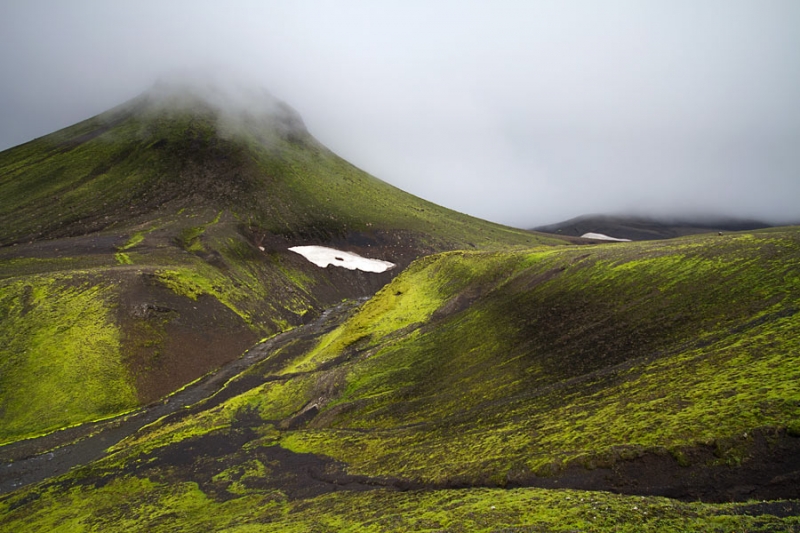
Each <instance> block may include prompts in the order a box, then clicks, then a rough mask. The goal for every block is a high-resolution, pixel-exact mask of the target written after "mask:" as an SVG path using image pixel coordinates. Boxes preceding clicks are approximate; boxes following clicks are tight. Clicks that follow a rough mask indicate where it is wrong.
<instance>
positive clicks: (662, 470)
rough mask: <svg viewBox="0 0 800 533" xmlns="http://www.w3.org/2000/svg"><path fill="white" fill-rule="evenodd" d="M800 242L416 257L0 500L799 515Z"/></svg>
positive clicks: (76, 508) (121, 510)
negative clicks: (191, 398)
mask: <svg viewBox="0 0 800 533" xmlns="http://www.w3.org/2000/svg"><path fill="white" fill-rule="evenodd" d="M798 264H800V230H798V229H797V228H785V229H780V230H776V231H764V232H758V233H752V234H738V235H730V236H725V237H717V236H708V237H692V238H685V239H680V240H675V241H670V242H665V241H662V242H649V243H626V244H613V245H603V246H593V247H580V248H560V249H550V250H527V251H525V250H518V251H513V252H449V253H444V254H439V255H435V256H430V257H425V258H423V259H420V260H418V261H416V262H415V263H414V264H412V265H411V267H410V268H408V269H407V270H406V271H405V272H404V273H403V274H402V275H400V276H398V277H397V278H395V279H394V280H393V281H392V282H391V283H390V284H388V285H387V286H385V287H384V288H383V289H381V290H380V291H379V292H378V293H377V294H376V295H375V296H374V297H373V298H372V299H371V300H370V301H369V302H367V303H366V304H364V305H363V306H362V307H361V309H360V310H359V311H358V312H357V313H356V314H355V315H353V316H352V318H350V319H348V320H347V321H346V322H345V323H343V324H342V325H341V326H340V327H338V328H337V329H334V330H332V331H331V332H330V333H328V334H327V335H325V336H323V337H322V338H321V339H320V340H319V341H318V342H317V344H316V345H315V346H312V347H311V348H309V349H293V348H292V346H288V347H284V348H282V349H281V350H279V351H278V352H277V353H275V354H274V355H273V356H272V357H270V358H268V359H266V360H265V361H264V362H263V363H260V364H258V365H256V366H255V367H253V368H251V369H250V370H248V371H247V372H246V375H245V376H242V377H241V379H240V381H239V382H238V383H241V384H245V383H247V384H249V385H248V386H247V387H245V388H244V389H242V388H238V387H242V386H243V385H236V387H237V389H236V390H237V391H239V392H237V393H234V394H229V395H225V396H224V397H225V398H227V399H224V400H223V399H221V400H220V401H213V400H212V401H209V402H207V403H205V404H201V405H198V406H196V407H195V408H193V409H192V410H191V411H190V412H183V413H176V414H175V415H172V416H170V417H168V418H166V419H163V420H161V421H159V422H157V423H155V424H153V425H152V426H150V427H149V428H148V429H146V430H145V431H142V432H140V433H138V434H136V435H134V436H133V437H131V438H129V439H127V440H126V441H123V442H121V443H120V444H118V445H117V446H116V447H115V448H114V451H115V453H114V454H113V455H111V456H109V457H107V458H106V459H104V460H102V461H100V462H98V463H96V464H94V465H93V466H90V467H87V468H84V469H80V470H76V471H73V472H72V473H70V474H69V475H67V476H65V477H62V478H60V479H56V480H52V481H50V482H47V483H44V484H42V485H40V486H38V487H36V488H35V489H28V490H24V491H20V492H18V493H14V494H11V495H9V496H7V497H5V498H4V499H2V500H0V505H2V506H4V507H3V509H4V510H5V511H4V514H5V516H4V518H3V519H2V522H0V524H3V525H4V526H6V527H11V528H13V527H23V526H24V527H28V528H33V529H32V530H36V529H35V528H36V527H39V528H43V529H47V528H50V527H54V528H56V530H57V527H62V528H64V530H69V528H70V527H86V528H112V527H121V526H116V525H115V524H126V527H131V528H134V529H135V528H140V529H141V528H144V529H148V530H153V531H159V530H164V531H167V530H169V529H170V528H176V527H180V528H181V529H183V530H186V531H193V530H200V529H201V528H205V529H209V528H211V529H217V530H225V531H273V530H292V528H295V529H296V530H313V529H314V528H316V529H319V530H353V531H355V530H359V531H361V530H364V531H403V530H442V529H443V530H452V531H472V530H474V531H493V530H497V529H498V528H501V529H502V528H510V529H514V528H516V529H514V530H533V531H562V530H563V531H569V530H575V529H581V530H590V531H707V530H715V531H792V530H796V529H797V528H798V518H797V517H798V515H800V506H799V505H798V503H797V502H796V501H789V500H788V499H791V498H795V499H796V498H798V496H800V494H798V492H797V486H798V485H797V483H796V482H795V481H796V479H797V475H798V474H797V473H798V472H799V471H800V438H798V436H799V435H800V427H799V426H798V420H800V389H799V388H798V387H797V383H798V379H799V378H800V375H799V374H798V368H800V365H799V364H798V363H799V362H800V361H798V357H800V349H798V348H800V347H798V345H797V339H798V338H800V336H798V334H799V333H800V321H799V318H798V311H799V310H800V270H798ZM233 386H234V385H231V387H233ZM521 486H527V487H528V488H516V489H514V490H511V488H513V487H521ZM532 487H539V488H532ZM376 488H380V490H374V489H376ZM453 488H458V489H459V490H453ZM398 489H399V490H401V491H406V490H408V489H414V490H412V491H411V492H397V491H398ZM567 489H595V490H596V489H600V490H602V491H615V492H622V493H625V494H629V496H619V495H612V494H609V493H608V492H580V491H575V490H567ZM341 491H344V492H341ZM361 491H369V492H361ZM634 495H636V496H634ZM644 495H647V496H646V497H643V496H644ZM657 496H659V497H657ZM661 496H671V497H674V498H679V499H683V500H696V499H698V498H699V499H703V500H707V501H711V502H713V501H730V500H737V501H740V502H746V501H747V500H752V499H757V500H764V499H772V500H776V501H773V502H771V503H763V502H750V503H739V504H736V505H730V504H728V505H721V504H714V505H712V504H689V503H681V502H680V501H677V500H674V499H665V498H663V497H661ZM120 501H125V502H126V505H125V506H121V505H119V502H120ZM106 516H113V517H114V519H113V524H112V523H111V522H109V521H106V520H105V519H104V518H102V517H106ZM78 524H82V526H78ZM793 528H794V529H793Z"/></svg>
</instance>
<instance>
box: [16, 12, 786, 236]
mask: <svg viewBox="0 0 800 533" xmlns="http://www.w3.org/2000/svg"><path fill="white" fill-rule="evenodd" d="M65 21H68V23H67V22H65ZM799 25H800V9H799V8H798V5H797V3H796V2H793V1H790V0H766V1H765V2H758V3H756V2H742V1H734V2H728V3H720V2H715V1H711V2H703V3H701V4H694V3H691V2H658V1H657V2H648V3H642V4H640V3H636V2H624V1H623V2H612V3H611V4H608V5H601V4H595V3H594V2H589V1H582V0H577V1H576V2H575V3H574V5H571V4H570V5H557V4H550V3H548V2H544V3H531V4H529V5H528V4H524V5H523V4H521V3H519V2H511V1H501V2H499V4H498V3H493V4H491V5H489V4H486V5H483V4H480V3H467V4H464V3H462V2H455V1H450V0H446V1H442V2H436V3H435V4H426V3H413V2H412V3H392V4H387V5H384V4H381V5H364V3H362V2H356V1H344V2H337V3H336V4H333V3H331V4H327V3H326V4H322V5H319V4H318V3H316V2H303V1H299V2H293V3H292V4H291V5H277V4H274V3H266V4H264V5H256V4H255V3H253V2H244V1H242V2H233V3H232V4H231V5H229V6H224V7H223V6H217V5H215V4H214V3H213V2H193V3H191V2H186V1H181V0H176V1H173V2H170V3H169V4H168V5H164V4H163V3H160V2H154V1H147V0H146V1H143V2H138V3H136V5H133V4H117V3H115V4H109V5H106V6H103V8H102V9H98V8H97V6H96V3H95V2H91V1H83V0H77V1H74V2H70V4H69V5H66V4H64V5H61V4H57V5H53V4H52V3H49V2H48V3H44V2H40V1H36V0H33V1H30V2H5V3H4V4H3V5H2V6H0V34H2V35H3V36H4V38H5V43H7V44H6V46H3V47H2V49H0V67H2V70H1V71H2V72H3V76H2V81H0V117H1V118H2V120H0V149H4V148H8V147H11V146H14V145H17V144H20V143H22V142H26V141H28V140H30V139H33V138H35V137H39V136H42V135H46V134H48V133H50V132H51V131H54V130H56V129H59V128H63V127H66V126H69V125H71V124H74V123H76V122H78V121H80V120H84V119H86V118H88V117H90V116H93V115H96V114H98V113H101V112H103V111H105V110H106V109H108V108H110V107H112V106H114V105H116V104H118V103H119V102H122V101H125V100H128V99H130V98H133V97H135V96H136V95H137V94H139V93H141V92H142V91H144V90H146V89H147V88H148V87H150V86H151V85H152V84H153V81H154V80H155V79H158V78H159V77H163V76H170V75H172V74H171V73H174V72H178V73H179V74H180V75H184V74H183V73H186V72H191V71H202V72H205V73H206V74H207V75H210V76H215V75H214V74H213V73H214V72H220V71H221V72H224V74H223V75H221V76H217V77H218V78H223V79H226V78H228V79H232V78H250V79H252V80H254V81H255V82H256V83H255V85H257V86H263V87H266V88H267V89H269V90H270V92H272V93H273V94H274V95H275V96H277V97H278V98H280V99H282V100H285V101H287V102H289V103H290V104H291V106H293V107H294V108H296V109H297V110H299V111H300V113H301V114H302V116H303V118H304V120H305V123H306V125H307V127H308V129H309V131H310V132H311V133H312V134H313V135H314V136H315V137H316V138H318V139H320V141H321V142H322V143H323V144H325V145H326V146H327V147H329V148H330V149H331V150H333V151H334V152H335V153H337V154H339V155H340V156H342V157H343V158H345V159H346V160H348V161H350V162H352V163H353V164H355V165H356V166H358V167H359V168H362V169H365V170H366V171H367V172H369V173H370V174H372V175H375V176H379V177H380V178H381V179H383V180H385V181H387V182H389V183H391V184H393V185H395V186H397V187H400V188H402V189H403V190H406V191H409V192H411V193H412V194H415V195H417V196H419V197H422V198H425V199H427V200H429V201H432V202H435V203H437V204H440V205H444V206H447V207H450V208H452V209H455V210H457V211H460V212H464V213H468V214H471V215H473V216H478V217H481V218H485V219H489V220H494V221H497V222H501V223H504V224H509V225H513V226H516V227H533V226H538V225H543V224H548V223H552V222H553V221H557V220H566V219H569V218H572V217H575V216H580V215H584V214H587V213H614V212H625V213H628V212H631V211H639V212H640V213H641V214H643V215H646V216H653V215H658V216H674V215H676V214H677V215H681V216H683V215H687V216H696V215H704V214H709V213H711V214H715V215H722V216H730V217H743V218H754V219H758V220H765V221H767V222H769V223H782V222H785V221H787V220H793V219H797V218H800V213H798V211H797V209H798V208H797V202H796V201H795V199H796V198H798V197H800V180H798V179H797V176H798V173H799V172H800V155H798V150H797V146H798V145H800V137H799V135H800V133H799V132H800V111H798V110H800V101H798V98H800V97H799V96H798V95H800V74H799V73H798V69H797V65H798V64H800V57H799V56H798V54H800V52H798V51H800V43H799V42H798V39H799V37H798V32H797V31H796V28H797V27H798V26H799ZM187 76H189V74H187Z"/></svg>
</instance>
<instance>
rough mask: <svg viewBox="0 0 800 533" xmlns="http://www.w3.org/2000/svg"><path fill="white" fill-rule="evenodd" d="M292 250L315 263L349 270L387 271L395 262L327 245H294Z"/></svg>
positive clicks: (322, 266)
mask: <svg viewBox="0 0 800 533" xmlns="http://www.w3.org/2000/svg"><path fill="white" fill-rule="evenodd" d="M289 250H291V251H292V252H295V253H297V254H300V255H302V256H303V257H305V258H306V259H308V260H309V261H311V262H312V263H314V264H315V265H317V266H318V267H321V268H325V267H327V266H328V265H333V266H338V267H342V268H346V269H348V270H361V271H363V272H375V273H380V272H386V271H387V270H389V269H391V268H394V267H395V264H394V263H390V262H389V261H381V260H380V259H369V258H367V257H361V256H360V255H358V254H354V253H352V252H344V251H342V250H337V249H335V248H327V247H325V246H293V247H292V248H289Z"/></svg>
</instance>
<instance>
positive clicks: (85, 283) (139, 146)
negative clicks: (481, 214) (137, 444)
mask: <svg viewBox="0 0 800 533" xmlns="http://www.w3.org/2000/svg"><path fill="white" fill-rule="evenodd" d="M561 242H563V241H558V240H557V239H553V238H551V237H548V236H545V235H533V234H530V233H528V232H525V231H522V230H516V229H512V228H508V227H504V226H500V225H497V224H492V223H489V222H485V221H481V220H478V219H475V218H472V217H469V216H466V215H462V214H459V213H456V212H453V211H450V210H448V209H445V208H442V207H439V206H436V205H434V204H431V203H429V202H426V201H424V200H421V199H419V198H416V197H414V196H412V195H409V194H407V193H404V192H402V191H400V190H399V189H397V188H395V187H392V186H391V185H389V184H387V183H385V182H382V181H380V180H378V179H376V178H374V177H372V176H370V175H368V174H366V173H364V172H362V171H360V170H359V169H357V168H356V167H354V166H352V165H351V164H349V163H347V162H346V161H344V160H342V159H341V158H339V157H337V156H336V155H335V154H333V153H332V152H330V151H329V150H328V149H326V148H325V147H324V146H322V145H321V144H320V143H319V142H318V141H317V140H315V139H314V138H313V137H312V136H311V134H310V133H309V132H308V131H307V130H306V128H305V126H304V125H303V121H302V119H301V118H300V116H299V115H298V114H297V113H296V112H295V111H294V110H292V109H291V108H290V107H289V106H288V105H286V104H285V103H283V102H280V101H278V100H277V99H275V98H274V97H272V96H270V95H269V94H267V93H264V92H262V91H253V90H249V89H248V90H239V91H230V90H218V89H216V88H213V87H212V88H203V89H197V88H194V87H189V86H181V85H160V86H156V87H154V89H153V90H151V91H149V92H148V93H145V94H143V95H141V96H140V97H138V98H135V99H134V100H132V101H130V102H127V103H125V104H123V105H121V106H119V107H117V108H115V109H112V110H110V111H108V112H106V113H103V114H101V115H98V116H96V117H94V118H91V119H89V120H86V121H84V122H81V123H79V124H76V125H75V126H72V127H69V128H66V129H64V130H61V131H58V132H56V133H53V134H51V135H47V136H45V137H42V138H40V139H36V140H34V141H31V142H29V143H27V144H24V145H21V146H18V147H15V148H12V149H10V150H6V151H4V152H2V153H0V365H1V366H0V443H3V442H10V441H14V440H18V439H22V438H27V437H30V436H33V435H38V434H41V433H44V432H48V431H51V430H54V429H58V428H61V427H65V426H71V425H74V424H80V423H83V422H87V421H91V420H96V419H101V418H104V417H108V416H111V415H115V414H119V413H122V412H126V411H129V410H131V409H135V408H137V407H139V406H141V405H146V404H148V403H150V402H153V401H156V400H157V399H159V398H162V397H164V396H165V395H166V394H169V393H170V392H172V391H174V390H176V389H178V388H180V387H181V386H183V385H185V384H187V383H189V382H191V381H193V380H195V379H197V378H199V377H201V376H203V375H204V374H206V373H207V372H209V371H211V370H212V369H214V368H217V367H219V366H220V365H222V364H224V363H226V362H228V361H231V360H233V359H235V358H236V357H238V356H239V355H240V354H241V353H242V352H243V351H244V350H245V349H246V348H248V347H249V346H251V345H252V344H253V343H254V342H256V341H257V340H258V339H260V338H263V337H267V336H271V335H274V334H276V333H278V332H281V331H285V330H287V329H289V328H291V327H294V326H297V325H300V324H302V323H304V322H308V321H309V320H312V319H313V318H314V317H316V316H319V314H320V313H321V312H322V311H323V310H324V309H326V308H328V307H330V306H331V305H332V304H334V303H336V302H339V301H341V300H342V299H343V298H358V297H363V296H367V295H370V294H372V293H374V292H375V291H376V290H377V289H378V288H380V287H381V286H383V285H384V284H385V283H386V282H388V281H389V280H390V279H391V278H392V277H393V276H395V275H396V274H397V273H399V272H400V271H401V270H402V269H403V268H404V267H405V266H406V265H407V264H409V263H410V262H411V261H412V260H414V259H415V258H417V257H419V256H421V255H424V254H428V253H432V252H436V251H442V250H448V249H455V248H469V249H482V248H493V247H494V248H496V247H504V246H535V245H541V244H559V243H561ZM308 244H313V245H320V244H324V245H328V246H332V247H334V248H336V249H342V250H347V251H350V252H355V253H358V254H360V255H363V256H366V257H373V258H376V259H381V260H385V261H389V262H392V263H394V264H395V265H396V267H395V268H394V269H392V270H390V271H389V272H387V273H384V274H373V273H365V272H361V271H357V270H356V271H348V270H344V269H341V268H336V267H329V268H326V269H322V268H319V267H317V266H315V265H313V264H312V263H310V262H308V261H307V260H305V259H303V258H302V257H301V256H299V255H298V254H296V253H293V252H291V251H289V248H290V247H293V246H297V245H308Z"/></svg>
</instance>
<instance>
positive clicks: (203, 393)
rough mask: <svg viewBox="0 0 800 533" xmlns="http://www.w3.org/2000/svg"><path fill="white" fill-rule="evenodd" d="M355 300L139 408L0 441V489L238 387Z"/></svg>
mask: <svg viewBox="0 0 800 533" xmlns="http://www.w3.org/2000/svg"><path fill="white" fill-rule="evenodd" d="M361 301H363V300H361ZM361 301H358V302H353V301H350V302H345V303H342V304H339V305H338V306H336V307H333V308H331V309H328V310H326V311H324V312H323V313H322V315H321V316H320V317H319V318H318V319H316V320H315V321H313V322H311V323H309V324H306V325H303V326H300V327H297V328H295V329H292V330H290V331H287V332H285V333H281V334H279V335H276V336H275V337H272V338H271V339H269V340H267V341H264V342H262V343H259V344H257V345H255V346H254V347H253V348H251V349H250V350H249V351H248V352H247V353H246V354H245V355H243V356H242V357H240V358H238V359H236V360H234V361H231V362H230V363H228V364H227V365H225V366H223V367H221V368H220V369H219V370H217V371H216V372H214V373H212V374H210V375H208V376H205V377H204V378H202V379H200V380H198V381H197V382H196V383H193V384H192V385H190V386H188V387H186V388H185V389H183V390H181V391H179V392H177V393H175V394H173V395H172V396H170V397H169V398H167V399H165V400H164V401H162V402H159V403H157V404H154V405H151V406H148V407H146V408H144V409H142V410H140V411H137V412H135V413H132V414H129V415H124V416H120V417H117V418H114V419H111V420H108V421H104V422H100V423H95V424H84V425H83V426H80V427H78V428H70V429H67V430H63V431H58V432H55V433H52V434H49V435H45V436H43V437H40V438H37V439H29V440H25V441H20V442H16V443H13V444H9V445H6V446H3V447H0V494H5V493H7V492H11V491H14V490H17V489H19V488H20V487H24V486H25V485H30V484H31V483H37V482H39V481H42V480H45V479H47V478H50V477H53V476H58V475H61V474H64V473H65V472H67V471H68V470H70V469H71V468H73V467H76V466H81V465H85V464H88V463H90V462H92V461H95V460H97V459H100V458H101V457H103V456H105V455H106V450H107V449H108V448H109V447H111V446H113V445H114V444H116V443H118V442H120V441H121V440H122V439H124V438H125V437H128V436H130V435H133V434H134V433H136V432H137V431H138V430H140V429H141V428H142V427H144V426H145V425H147V424H150V423H152V422H154V421H156V420H158V419H159V418H161V417H164V416H167V415H169V414H172V413H176V412H178V411H179V410H182V409H183V408H185V407H191V406H193V405H196V404H197V403H199V402H203V401H204V400H207V399H209V398H211V397H213V396H214V395H215V394H216V393H218V392H220V391H222V390H227V388H226V389H223V387H225V385H226V383H228V382H229V381H231V385H232V386H233V388H238V387H235V385H236V383H235V380H234V378H235V377H236V376H237V375H239V374H241V373H242V372H244V371H245V370H247V369H248V368H250V367H251V366H252V365H254V364H256V363H259V362H261V361H264V360H265V359H267V358H269V356H270V355H272V354H273V353H275V352H276V351H277V350H279V349H281V348H283V347H285V346H287V345H288V344H290V343H292V342H295V341H297V340H298V339H301V338H302V339H303V340H304V341H306V342H308V341H311V340H313V339H316V338H318V337H319V336H321V335H323V334H325V333H327V332H328V331H330V330H332V329H333V328H335V327H336V326H338V325H339V324H341V323H342V322H343V321H344V320H345V319H346V318H347V317H348V316H349V315H350V314H351V313H352V311H353V310H354V309H355V308H356V306H357V304H359V303H361ZM232 380H233V381H232ZM223 396H229V394H223Z"/></svg>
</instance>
